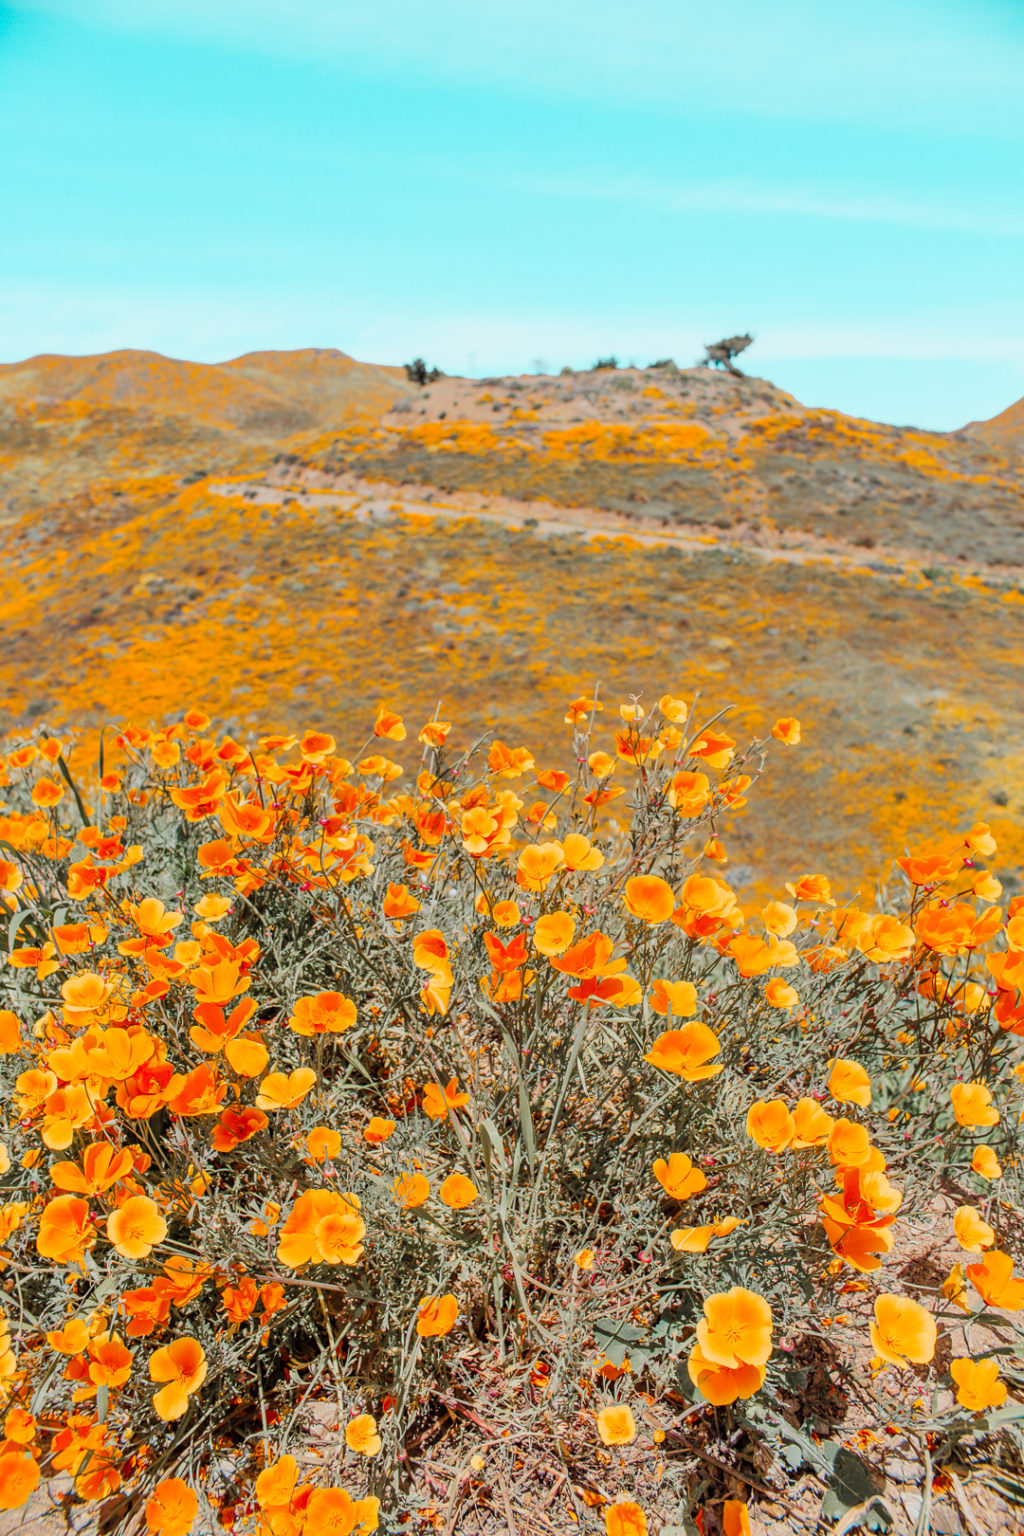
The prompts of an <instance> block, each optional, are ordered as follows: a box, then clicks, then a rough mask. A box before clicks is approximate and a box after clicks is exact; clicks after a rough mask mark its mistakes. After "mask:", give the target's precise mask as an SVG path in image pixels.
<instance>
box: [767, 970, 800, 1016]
mask: <svg viewBox="0 0 1024 1536" xmlns="http://www.w3.org/2000/svg"><path fill="white" fill-rule="evenodd" d="M764 998H765V1002H766V1003H767V1004H768V1006H769V1007H770V1008H786V1009H789V1008H795V1007H796V1005H797V1003H798V1002H799V1001H800V993H799V992H798V991H797V990H796V987H791V986H790V985H789V982H788V981H783V979H782V977H781V976H772V977H771V979H770V980H769V981H768V982H766V984H765V989H764Z"/></svg>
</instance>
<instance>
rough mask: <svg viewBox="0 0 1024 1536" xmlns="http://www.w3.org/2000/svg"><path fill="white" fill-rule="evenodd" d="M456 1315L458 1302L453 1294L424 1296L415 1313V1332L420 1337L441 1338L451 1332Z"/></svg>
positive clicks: (457, 1314) (457, 1313)
mask: <svg viewBox="0 0 1024 1536" xmlns="http://www.w3.org/2000/svg"><path fill="white" fill-rule="evenodd" d="M458 1316H459V1303H458V1301H457V1300H456V1298H455V1297H454V1296H452V1295H444V1296H424V1298H423V1300H422V1301H421V1302H420V1305H419V1311H418V1312H417V1314H416V1332H417V1333H418V1334H419V1336H420V1338H421V1339H435V1338H441V1337H443V1335H444V1334H447V1333H451V1331H452V1329H453V1328H454V1327H455V1324H456V1321H457V1319H458Z"/></svg>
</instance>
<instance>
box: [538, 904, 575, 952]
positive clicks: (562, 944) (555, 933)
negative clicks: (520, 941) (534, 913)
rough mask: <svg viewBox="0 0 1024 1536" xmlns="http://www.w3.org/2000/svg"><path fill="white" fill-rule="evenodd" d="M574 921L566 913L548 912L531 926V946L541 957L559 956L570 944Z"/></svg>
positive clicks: (573, 931)
mask: <svg viewBox="0 0 1024 1536" xmlns="http://www.w3.org/2000/svg"><path fill="white" fill-rule="evenodd" d="M575 932H576V920H575V918H574V917H572V916H571V915H570V913H568V912H548V913H546V914H545V915H544V916H543V917H538V919H537V921H536V923H535V924H534V926H533V946H534V948H535V949H537V950H539V951H540V953H541V954H542V955H561V954H563V953H564V951H565V950H567V949H568V948H569V945H570V944H571V943H572V939H573V934H574V933H575Z"/></svg>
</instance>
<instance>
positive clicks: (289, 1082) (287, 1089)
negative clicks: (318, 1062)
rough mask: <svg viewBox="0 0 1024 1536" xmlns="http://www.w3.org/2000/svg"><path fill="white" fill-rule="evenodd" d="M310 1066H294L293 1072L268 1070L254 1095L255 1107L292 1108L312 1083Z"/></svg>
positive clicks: (312, 1076) (314, 1079) (313, 1075)
mask: <svg viewBox="0 0 1024 1536" xmlns="http://www.w3.org/2000/svg"><path fill="white" fill-rule="evenodd" d="M315 1082H316V1073H315V1072H314V1071H313V1069H312V1067H296V1069H295V1071H294V1072H268V1074H267V1076H266V1077H265V1078H264V1079H263V1081H262V1082H261V1083H260V1091H259V1093H258V1094H257V1095H256V1108H257V1109H294V1108H295V1106H296V1104H301V1103H302V1100H303V1099H304V1098H305V1097H306V1095H307V1093H308V1092H309V1090H310V1089H311V1088H312V1086H313V1084H314V1083H315Z"/></svg>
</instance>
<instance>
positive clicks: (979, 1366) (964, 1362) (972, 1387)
mask: <svg viewBox="0 0 1024 1536" xmlns="http://www.w3.org/2000/svg"><path fill="white" fill-rule="evenodd" d="M949 1374H950V1375H951V1376H952V1378H953V1380H954V1381H955V1382H956V1385H957V1394H956V1400H957V1402H958V1403H959V1404H960V1406H961V1407H962V1408H970V1409H971V1411H972V1413H984V1412H985V1410H986V1409H987V1408H1001V1407H1002V1405H1003V1403H1005V1402H1006V1382H1005V1381H1000V1379H999V1361H998V1360H992V1359H989V1360H971V1359H967V1358H964V1357H963V1356H961V1357H959V1358H958V1359H955V1360H951V1361H950V1362H949Z"/></svg>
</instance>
